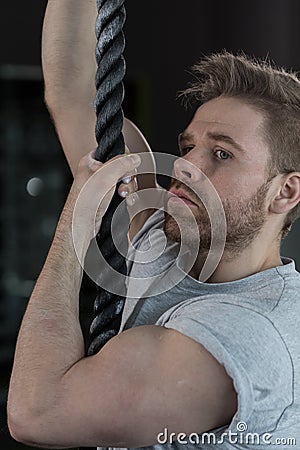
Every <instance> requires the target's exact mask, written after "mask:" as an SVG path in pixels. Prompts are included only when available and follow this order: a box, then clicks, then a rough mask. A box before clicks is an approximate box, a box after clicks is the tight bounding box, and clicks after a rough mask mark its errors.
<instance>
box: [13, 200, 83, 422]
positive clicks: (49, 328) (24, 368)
mask: <svg viewBox="0 0 300 450" xmlns="http://www.w3.org/2000/svg"><path fill="white" fill-rule="evenodd" d="M70 223H71V220H70V212H69V211H67V208H65V209H64V211H63V213H62V215H61V219H60V221H59V224H58V227H57V230H56V234H55V238H54V240H53V243H52V246H51V248H50V251H49V254H48V257H47V259H46V262H45V265H44V267H43V270H42V272H41V274H40V276H39V278H38V281H37V283H36V286H35V288H34V291H33V293H32V296H31V298H30V301H29V304H28V307H27V310H26V313H25V315H24V318H23V322H22V326H21V329H20V333H19V336H18V341H17V347H16V353H15V361H14V367H13V372H12V377H11V384H10V390H9V401H8V416H9V419H10V420H11V422H12V423H18V422H20V423H23V424H24V423H26V420H27V419H26V418H29V417H32V418H33V417H39V416H41V415H42V414H43V413H44V412H45V411H47V410H48V409H50V408H51V406H53V405H55V404H57V402H58V398H59V396H60V389H59V386H60V380H61V378H62V376H63V374H64V373H65V372H66V371H67V370H68V369H69V368H70V367H71V366H72V365H73V364H75V363H76V362H77V361H79V360H80V359H81V358H83V357H84V341H83V336H82V332H81V327H80V322H79V317H78V316H79V314H78V309H79V307H78V303H79V290H80V285H81V279H82V268H81V266H80V263H79V261H78V259H77V255H76V253H75V250H74V246H73V241H72V234H71V225H70ZM87 246H88V240H85V239H83V240H82V242H81V243H78V249H79V252H80V253H81V255H80V259H82V258H83V255H84V254H85V252H86V249H87ZM57 397H58V398H57Z"/></svg>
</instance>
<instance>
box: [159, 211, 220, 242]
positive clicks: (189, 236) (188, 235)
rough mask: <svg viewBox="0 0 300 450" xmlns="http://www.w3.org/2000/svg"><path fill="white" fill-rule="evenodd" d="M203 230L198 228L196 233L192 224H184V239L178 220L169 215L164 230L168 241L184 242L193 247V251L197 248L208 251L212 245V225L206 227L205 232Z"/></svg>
mask: <svg viewBox="0 0 300 450" xmlns="http://www.w3.org/2000/svg"><path fill="white" fill-rule="evenodd" d="M202 228H203V227H202V226H198V227H197V231H196V230H195V229H194V230H193V227H192V226H191V224H189V223H184V224H182V233H185V234H184V239H182V234H181V232H180V228H179V226H178V224H177V222H176V220H175V219H174V218H173V217H172V216H170V215H169V214H168V213H166V215H165V222H164V228H163V230H164V232H165V235H166V236H167V238H168V239H170V240H171V241H173V242H179V243H181V242H182V241H183V242H184V244H185V245H186V246H188V247H191V248H192V249H193V250H194V249H195V246H197V247H198V248H199V249H200V250H201V251H202V250H203V251H208V250H209V249H210V243H211V235H210V224H207V225H206V229H205V230H203V229H202Z"/></svg>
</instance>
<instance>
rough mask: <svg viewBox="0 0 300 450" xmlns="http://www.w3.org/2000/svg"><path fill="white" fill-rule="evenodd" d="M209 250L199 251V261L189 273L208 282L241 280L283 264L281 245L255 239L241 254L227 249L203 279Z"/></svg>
mask: <svg viewBox="0 0 300 450" xmlns="http://www.w3.org/2000/svg"><path fill="white" fill-rule="evenodd" d="M208 253H209V252H207V251H205V252H199V255H198V258H197V261H196V262H195V264H194V266H193V268H192V269H191V271H190V273H189V275H190V276H192V277H193V278H196V279H199V277H200V281H205V282H207V283H226V282H230V281H235V280H240V279H242V278H246V277H248V276H250V275H253V274H255V273H258V272H262V271H264V270H267V269H270V268H272V267H277V266H280V265H282V262H281V258H280V245H279V244H275V243H274V242H273V243H272V245H270V242H268V241H265V242H263V240H262V239H258V238H257V239H255V240H254V241H253V242H252V244H251V245H249V246H248V247H247V248H246V249H244V250H243V251H242V252H240V253H239V254H235V255H234V254H233V253H232V252H229V251H227V250H226V249H225V251H224V254H223V256H222V258H221V261H220V262H219V264H218V266H217V268H216V269H215V271H214V272H213V274H212V275H211V277H210V278H209V279H207V280H201V275H200V274H201V270H202V268H203V265H204V263H205V261H206V258H207V257H208Z"/></svg>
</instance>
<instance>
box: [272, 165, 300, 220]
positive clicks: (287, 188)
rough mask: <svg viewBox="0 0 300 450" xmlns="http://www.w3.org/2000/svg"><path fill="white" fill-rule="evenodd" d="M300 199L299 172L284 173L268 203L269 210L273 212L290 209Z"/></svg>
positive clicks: (278, 212)
mask: <svg viewBox="0 0 300 450" xmlns="http://www.w3.org/2000/svg"><path fill="white" fill-rule="evenodd" d="M299 201H300V172H291V173H289V174H287V175H284V176H283V178H282V179H281V182H280V186H279V187H278V190H277V194H276V196H275V197H274V198H273V200H272V201H271V203H270V206H269V210H270V212H272V213H274V214H284V213H288V212H289V211H291V210H292V209H293V208H294V207H295V206H296V205H297V204H298V203H299Z"/></svg>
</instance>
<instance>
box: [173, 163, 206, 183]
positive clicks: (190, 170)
mask: <svg viewBox="0 0 300 450" xmlns="http://www.w3.org/2000/svg"><path fill="white" fill-rule="evenodd" d="M174 178H176V179H177V180H180V181H183V182H187V183H195V182H197V181H200V180H201V178H203V172H202V171H201V169H200V168H199V167H197V166H196V165H195V164H193V163H192V162H191V161H188V160H187V159H185V158H183V157H181V158H178V159H176V161H175V162H174Z"/></svg>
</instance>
